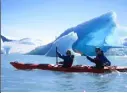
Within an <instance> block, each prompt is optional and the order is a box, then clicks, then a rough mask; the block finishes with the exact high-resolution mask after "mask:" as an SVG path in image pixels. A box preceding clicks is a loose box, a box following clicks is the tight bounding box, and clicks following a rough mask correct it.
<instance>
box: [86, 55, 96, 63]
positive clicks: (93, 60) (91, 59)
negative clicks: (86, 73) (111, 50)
mask: <svg viewBox="0 0 127 93" xmlns="http://www.w3.org/2000/svg"><path fill="white" fill-rule="evenodd" d="M86 58H87V59H88V60H90V61H91V62H94V63H95V59H93V58H91V57H89V56H86Z"/></svg>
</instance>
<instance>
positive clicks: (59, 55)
mask: <svg viewBox="0 0 127 93" xmlns="http://www.w3.org/2000/svg"><path fill="white" fill-rule="evenodd" d="M56 53H57V55H58V57H60V58H62V59H64V56H63V55H62V54H60V53H59V52H58V51H56Z"/></svg>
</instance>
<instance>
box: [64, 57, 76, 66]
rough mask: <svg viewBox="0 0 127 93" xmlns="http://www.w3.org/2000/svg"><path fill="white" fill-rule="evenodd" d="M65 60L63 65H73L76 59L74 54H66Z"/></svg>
mask: <svg viewBox="0 0 127 93" xmlns="http://www.w3.org/2000/svg"><path fill="white" fill-rule="evenodd" d="M63 60H64V62H63V66H62V67H71V66H72V64H73V60H74V55H71V56H64V59H63Z"/></svg>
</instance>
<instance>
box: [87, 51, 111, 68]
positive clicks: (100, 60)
mask: <svg viewBox="0 0 127 93" xmlns="http://www.w3.org/2000/svg"><path fill="white" fill-rule="evenodd" d="M87 59H88V60H90V61H91V62H93V63H95V64H96V68H104V66H110V65H111V62H110V61H109V60H108V59H107V58H106V57H105V56H104V54H103V51H102V54H101V55H97V56H96V57H95V58H94V59H93V58H91V57H89V56H87Z"/></svg>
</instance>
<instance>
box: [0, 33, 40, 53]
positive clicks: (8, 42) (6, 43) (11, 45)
mask: <svg viewBox="0 0 127 93" xmlns="http://www.w3.org/2000/svg"><path fill="white" fill-rule="evenodd" d="M40 45H42V41H40V40H33V39H30V38H23V39H20V40H12V39H8V38H6V37H5V36H2V35H1V54H25V53H27V52H30V51H31V50H33V49H35V48H36V47H37V46H40Z"/></svg>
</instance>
